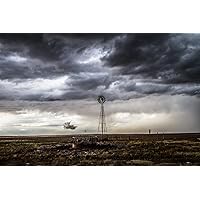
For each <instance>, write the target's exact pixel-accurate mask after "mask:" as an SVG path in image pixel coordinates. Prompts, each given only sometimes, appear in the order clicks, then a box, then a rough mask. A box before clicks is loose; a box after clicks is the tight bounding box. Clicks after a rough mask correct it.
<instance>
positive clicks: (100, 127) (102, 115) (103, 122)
mask: <svg viewBox="0 0 200 200" xmlns="http://www.w3.org/2000/svg"><path fill="white" fill-rule="evenodd" d="M97 100H98V102H99V103H100V104H101V110H100V115H99V125H98V133H99V132H101V137H102V139H103V134H104V133H105V132H107V127H106V116H105V112H104V105H103V104H104V103H105V101H106V98H105V97H104V96H98V99H97Z"/></svg>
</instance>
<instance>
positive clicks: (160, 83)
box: [0, 34, 200, 101]
mask: <svg viewBox="0 0 200 200" xmlns="http://www.w3.org/2000/svg"><path fill="white" fill-rule="evenodd" d="M64 76H67V77H66V80H63V81H62V80H61V79H62V77H64ZM199 77H200V34H0V99H5V100H6V99H7V100H28V101H35V100H37V101H56V100H70V99H72V100H73V99H76V100H77V99H90V98H92V99H93V98H95V97H96V96H97V95H99V94H104V95H106V96H108V100H115V99H132V98H138V97H144V96H146V95H162V94H168V95H176V94H178V95H179V94H180V95H181V94H184V95H189V96H199V95H200V85H199V83H200V78H199ZM49 81H52V82H53V83H55V84H53V85H52V87H45V84H46V85H48V84H49Z"/></svg>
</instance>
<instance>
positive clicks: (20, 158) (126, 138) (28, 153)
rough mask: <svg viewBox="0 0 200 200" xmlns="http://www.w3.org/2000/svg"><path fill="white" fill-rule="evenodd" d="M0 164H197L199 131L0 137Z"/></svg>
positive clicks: (198, 159)
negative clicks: (102, 135)
mask: <svg viewBox="0 0 200 200" xmlns="http://www.w3.org/2000/svg"><path fill="white" fill-rule="evenodd" d="M0 165H14V166H15V165H34V166H35V165H47V166H48V165H61V166H62V165H82V166H85V165H93V166H98V165H104V166H107V165H124V166H129V165H139V166H141V165H169V166H170V165H200V133H178V134H177V133H176V134H110V135H108V134H107V135H104V137H103V140H102V138H101V136H100V135H65V136H63V135H59V136H8V137H0Z"/></svg>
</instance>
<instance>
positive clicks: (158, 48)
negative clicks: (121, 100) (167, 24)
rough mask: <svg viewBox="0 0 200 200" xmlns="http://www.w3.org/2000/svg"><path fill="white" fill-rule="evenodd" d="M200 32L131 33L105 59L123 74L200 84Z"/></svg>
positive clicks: (120, 40) (168, 81) (119, 40)
mask: <svg viewBox="0 0 200 200" xmlns="http://www.w3.org/2000/svg"><path fill="white" fill-rule="evenodd" d="M199 55H200V35H199V34H193V35H190V34H127V35H123V36H121V37H118V39H116V41H115V44H114V47H113V49H112V51H111V53H109V54H107V55H106V56H105V57H104V58H103V60H104V61H105V62H106V65H107V66H112V67H120V73H122V74H129V75H139V76H141V77H144V78H154V79H158V78H159V79H161V80H162V82H165V83H188V82H191V83H199V82H200V79H199V76H200V56H199Z"/></svg>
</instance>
